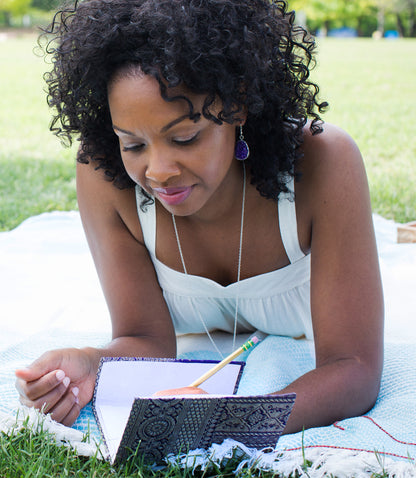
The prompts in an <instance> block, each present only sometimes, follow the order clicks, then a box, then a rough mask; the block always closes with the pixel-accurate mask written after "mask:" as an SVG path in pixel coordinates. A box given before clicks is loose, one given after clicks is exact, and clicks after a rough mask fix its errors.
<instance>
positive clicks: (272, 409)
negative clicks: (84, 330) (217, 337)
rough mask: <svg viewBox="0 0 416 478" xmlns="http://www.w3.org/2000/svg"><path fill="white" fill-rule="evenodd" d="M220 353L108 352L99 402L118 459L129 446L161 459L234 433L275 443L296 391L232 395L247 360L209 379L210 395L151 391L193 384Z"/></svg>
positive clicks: (251, 441) (248, 441) (248, 440)
mask: <svg viewBox="0 0 416 478" xmlns="http://www.w3.org/2000/svg"><path fill="white" fill-rule="evenodd" d="M215 363H218V362H216V361H198V360H174V359H140V358H135V359H132V358H104V359H102V361H101V364H100V368H99V371H98V374H97V382H96V387H95V391H94V398H93V410H94V414H95V417H96V419H97V423H98V426H99V428H100V431H101V434H102V436H103V439H104V441H105V443H106V445H107V448H108V451H109V456H110V460H111V461H112V462H114V461H117V462H121V461H124V460H125V459H126V458H127V457H128V455H129V454H131V453H135V451H136V449H137V447H138V451H137V456H140V457H143V458H144V461H145V462H147V463H160V462H162V461H163V458H164V457H166V456H167V455H168V454H169V453H174V454H177V453H186V452H187V451H189V450H193V449H196V448H208V447H209V446H210V445H211V444H212V443H221V442H222V441H223V440H224V439H226V438H233V439H235V440H237V441H239V442H241V443H244V444H245V445H247V446H251V447H255V448H264V447H268V446H274V445H275V444H276V442H277V440H278V439H279V436H280V435H281V433H282V431H283V429H284V427H285V425H286V422H287V419H288V417H289V415H290V412H291V410H292V407H293V403H294V400H295V395H294V394H287V395H273V396H239V395H233V394H234V393H235V392H236V390H237V387H238V383H239V380H240V377H241V373H242V370H243V367H244V363H242V362H232V363H231V364H228V365H227V366H225V367H224V368H223V369H222V370H221V371H219V372H218V373H216V374H215V375H213V376H212V377H211V378H210V379H208V380H207V381H206V382H204V384H203V386H202V388H204V389H205V390H206V391H207V392H209V393H210V395H187V396H183V397H175V398H166V397H163V398H162V397H161V398H152V395H153V393H154V392H156V391H158V390H163V389H170V388H176V387H182V386H186V385H189V383H191V382H192V381H193V380H195V379H196V378H198V377H199V376H200V375H202V374H203V373H204V372H205V371H207V370H209V369H211V368H212V367H213V365H215Z"/></svg>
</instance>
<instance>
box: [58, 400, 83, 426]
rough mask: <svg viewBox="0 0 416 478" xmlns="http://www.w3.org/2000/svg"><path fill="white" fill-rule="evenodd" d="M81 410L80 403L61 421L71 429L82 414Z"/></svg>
mask: <svg viewBox="0 0 416 478" xmlns="http://www.w3.org/2000/svg"><path fill="white" fill-rule="evenodd" d="M80 411H81V408H80V406H79V404H78V403H75V404H74V406H73V407H72V408H71V410H70V411H69V413H68V415H67V416H66V417H65V418H64V419H63V420H62V421H61V423H62V425H65V426H67V427H70V426H72V425H73V424H74V422H75V420H76V419H77V418H78V416H79V414H80Z"/></svg>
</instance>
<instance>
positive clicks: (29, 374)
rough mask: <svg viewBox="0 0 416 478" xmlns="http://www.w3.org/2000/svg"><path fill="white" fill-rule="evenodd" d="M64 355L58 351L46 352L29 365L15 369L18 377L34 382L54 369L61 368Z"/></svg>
mask: <svg viewBox="0 0 416 478" xmlns="http://www.w3.org/2000/svg"><path fill="white" fill-rule="evenodd" d="M61 359H62V355H61V354H60V353H57V352H54V351H52V352H46V353H44V354H43V355H42V356H41V357H39V358H38V359H37V360H35V361H34V362H33V363H31V364H30V365H29V367H26V368H21V369H18V370H16V371H15V374H16V377H17V378H21V379H22V380H25V381H26V382H32V381H34V380H37V379H39V378H41V377H43V376H44V375H46V374H47V373H49V372H52V371H53V370H59V369H60V366H61Z"/></svg>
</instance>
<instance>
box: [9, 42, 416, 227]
mask: <svg viewBox="0 0 416 478" xmlns="http://www.w3.org/2000/svg"><path fill="white" fill-rule="evenodd" d="M35 46H36V36H35V35H24V36H21V37H16V38H12V39H8V40H5V41H0V64H1V65H2V67H1V68H2V77H1V80H0V81H1V92H2V94H1V95H0V128H1V134H0V188H1V192H2V194H1V198H0V230H8V229H11V228H13V227H15V226H17V225H18V224H19V223H20V222H21V221H22V220H24V219H25V218H27V217H29V216H32V215H35V214H39V213H41V212H44V211H52V210H70V209H76V207H77V203H76V194H75V181H74V175H75V164H74V148H72V150H68V149H64V148H63V147H62V146H61V144H60V142H59V140H58V139H57V138H56V137H55V136H53V135H52V134H51V133H50V132H49V122H50V111H49V110H48V107H47V105H46V99H45V93H44V91H43V89H44V83H43V79H42V74H43V73H44V71H45V70H46V69H47V68H48V66H47V65H45V63H44V60H43V58H39V57H37V56H36V55H34V53H33V49H34V48H35ZM313 75H314V78H316V79H317V81H318V82H319V84H320V85H321V95H322V98H323V99H326V100H328V101H329V102H330V105H331V106H330V110H329V111H328V113H327V114H325V115H324V119H325V120H326V121H328V122H332V123H335V124H338V125H339V126H341V127H343V128H344V129H346V130H347V131H348V132H349V133H350V134H351V135H352V136H353V137H354V139H355V140H356V141H357V143H358V145H359V146H360V148H361V151H362V153H363V156H364V160H365V164H366V167H367V173H368V176H369V183H370V189H371V196H372V204H373V210H374V211H375V212H377V213H379V214H381V215H383V216H384V217H387V218H392V219H395V220H396V221H398V222H407V221H410V220H414V219H415V218H416V187H415V184H416V161H415V157H416V141H415V139H414V136H415V135H414V131H413V119H414V111H416V92H415V89H414V81H415V78H416V40H398V41H379V42H377V41H373V40H371V39H354V40H351V39H348V40H341V39H325V40H321V41H320V43H319V56H318V66H317V69H316V70H315V72H314V73H313ZM352 200H353V198H352Z"/></svg>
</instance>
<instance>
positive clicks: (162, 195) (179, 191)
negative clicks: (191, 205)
mask: <svg viewBox="0 0 416 478" xmlns="http://www.w3.org/2000/svg"><path fill="white" fill-rule="evenodd" d="M152 189H153V191H154V192H155V193H156V194H157V197H158V198H159V199H160V200H161V201H162V202H164V203H165V204H167V205H169V206H176V205H178V204H181V203H182V202H184V201H185V200H186V199H188V197H189V196H190V194H191V192H192V189H193V186H184V187H172V188H152Z"/></svg>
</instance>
